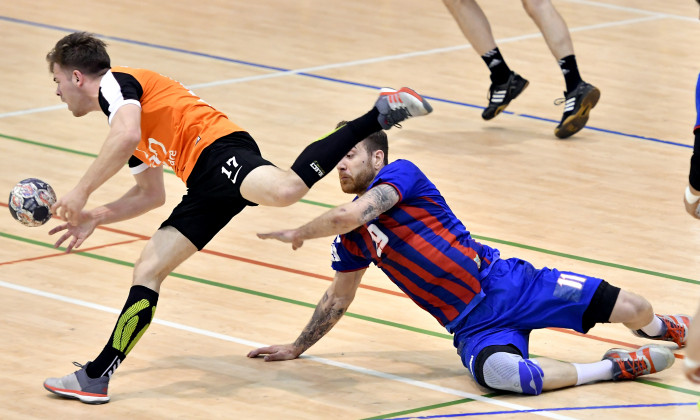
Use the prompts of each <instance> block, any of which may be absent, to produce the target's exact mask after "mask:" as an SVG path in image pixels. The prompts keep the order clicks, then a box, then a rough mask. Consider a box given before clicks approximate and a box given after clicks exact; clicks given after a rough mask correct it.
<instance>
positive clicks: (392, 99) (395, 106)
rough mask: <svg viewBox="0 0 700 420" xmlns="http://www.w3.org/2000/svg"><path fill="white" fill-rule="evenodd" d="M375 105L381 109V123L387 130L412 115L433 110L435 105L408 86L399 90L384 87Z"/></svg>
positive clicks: (415, 115)
mask: <svg viewBox="0 0 700 420" xmlns="http://www.w3.org/2000/svg"><path fill="white" fill-rule="evenodd" d="M374 106H375V107H376V108H377V110H379V117H378V120H379V124H380V125H381V126H382V128H383V129H385V130H388V129H390V128H391V127H393V126H395V125H398V124H399V123H400V122H401V121H404V120H406V119H408V118H410V117H420V116H422V115H428V114H430V113H431V112H433V107H432V106H430V104H429V103H428V101H426V100H425V98H423V97H422V96H420V95H419V94H418V93H416V91H414V90H413V89H411V88H407V87H402V88H401V89H399V90H394V89H392V88H382V90H381V91H380V92H379V99H377V102H376V103H375V104H374Z"/></svg>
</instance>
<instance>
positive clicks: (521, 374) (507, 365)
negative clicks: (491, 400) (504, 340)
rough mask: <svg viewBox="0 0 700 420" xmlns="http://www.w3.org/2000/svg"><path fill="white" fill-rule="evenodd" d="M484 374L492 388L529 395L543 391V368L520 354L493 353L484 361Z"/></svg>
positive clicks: (486, 382)
mask: <svg viewBox="0 0 700 420" xmlns="http://www.w3.org/2000/svg"><path fill="white" fill-rule="evenodd" d="M482 374H483V378H484V382H485V384H486V386H488V387H490V388H494V389H501V390H504V391H512V392H517V393H519V394H529V395H539V394H541V393H542V383H543V380H544V373H543V372H542V368H540V367H539V366H538V365H537V363H535V362H533V361H532V360H530V359H523V358H522V356H520V355H518V354H512V353H505V352H498V353H494V354H492V355H491V356H489V357H488V358H487V359H486V361H485V362H484V365H483V372H482Z"/></svg>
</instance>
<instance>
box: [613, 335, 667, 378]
mask: <svg viewBox="0 0 700 420" xmlns="http://www.w3.org/2000/svg"><path fill="white" fill-rule="evenodd" d="M605 359H607V360H610V361H611V362H613V381H621V380H626V379H634V378H636V377H638V376H642V375H649V374H650V373H656V372H661V371H662V370H664V369H668V368H670V367H671V366H672V365H673V362H675V361H676V357H675V356H674V355H673V352H672V351H671V350H669V349H667V348H666V347H661V346H657V345H654V344H650V345H647V346H643V347H640V348H638V349H637V350H636V351H628V350H624V349H610V350H608V351H607V352H606V353H605V355H603V360H605Z"/></svg>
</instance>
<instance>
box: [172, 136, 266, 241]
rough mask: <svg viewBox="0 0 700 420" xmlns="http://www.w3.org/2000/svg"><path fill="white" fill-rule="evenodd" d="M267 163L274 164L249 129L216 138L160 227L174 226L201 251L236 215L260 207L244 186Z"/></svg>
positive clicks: (198, 162)
mask: <svg viewBox="0 0 700 420" xmlns="http://www.w3.org/2000/svg"><path fill="white" fill-rule="evenodd" d="M265 165H272V163H270V162H269V161H267V160H265V159H263V157H262V156H261V155H260V149H258V145H257V144H256V143H255V140H253V138H252V137H251V136H250V134H248V133H246V132H245V131H237V132H234V133H231V134H229V135H226V136H224V137H221V138H220V139H218V140H216V141H214V143H212V144H210V145H209V146H207V147H206V148H205V149H204V150H203V151H202V154H201V155H200V156H199V158H198V159H197V163H196V164H195V165H194V168H193V169H192V172H191V173H190V176H189V178H187V194H185V195H183V196H182V201H181V202H180V204H178V205H177V206H176V207H175V209H173V212H172V213H171V214H170V217H168V219H167V220H166V221H164V222H163V224H161V225H160V227H161V228H164V227H166V226H172V227H174V228H175V229H177V230H178V231H179V232H180V233H182V234H183V235H184V236H185V237H186V238H187V239H189V240H190V241H191V242H192V243H193V244H194V246H196V247H197V249H198V250H201V249H202V248H204V246H205V245H206V244H207V243H208V242H209V241H211V240H212V238H214V236H215V235H216V234H217V233H218V232H219V231H220V230H221V229H223V228H224V226H226V224H227V223H228V222H229V221H230V220H231V219H232V218H233V216H235V215H237V214H238V213H240V212H241V211H242V210H243V209H244V208H245V207H246V206H257V204H255V203H252V202H250V201H248V200H246V199H245V198H243V197H242V196H241V192H240V185H241V182H242V181H243V179H244V178H245V177H246V176H247V175H248V174H249V173H250V172H251V171H252V170H253V169H255V168H257V167H260V166H265Z"/></svg>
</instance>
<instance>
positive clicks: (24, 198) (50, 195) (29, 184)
mask: <svg viewBox="0 0 700 420" xmlns="http://www.w3.org/2000/svg"><path fill="white" fill-rule="evenodd" d="M55 202H56V193H54V192H53V188H51V186H50V185H49V184H47V183H46V182H44V181H42V180H40V179H36V178H27V179H25V180H23V181H20V182H19V183H17V185H15V187H14V188H12V191H10V203H9V204H10V206H9V207H10V213H11V214H12V217H14V218H15V219H16V220H17V221H18V222H20V223H21V224H23V225H25V226H41V225H43V224H44V223H46V222H48V221H49V219H50V218H51V206H52V205H53V204H54V203H55Z"/></svg>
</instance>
